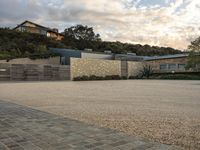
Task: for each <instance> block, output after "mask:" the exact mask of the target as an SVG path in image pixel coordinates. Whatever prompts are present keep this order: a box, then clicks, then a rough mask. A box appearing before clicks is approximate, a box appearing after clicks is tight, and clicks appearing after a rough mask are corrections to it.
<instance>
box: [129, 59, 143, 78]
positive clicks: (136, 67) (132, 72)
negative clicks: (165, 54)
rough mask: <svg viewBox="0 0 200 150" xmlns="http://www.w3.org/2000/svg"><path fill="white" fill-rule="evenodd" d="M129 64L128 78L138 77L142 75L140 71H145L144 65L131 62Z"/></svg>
mask: <svg viewBox="0 0 200 150" xmlns="http://www.w3.org/2000/svg"><path fill="white" fill-rule="evenodd" d="M127 63H128V77H130V76H134V77H135V76H137V75H138V74H140V71H141V70H142V69H143V66H144V63H142V62H134V61H129V62H127Z"/></svg>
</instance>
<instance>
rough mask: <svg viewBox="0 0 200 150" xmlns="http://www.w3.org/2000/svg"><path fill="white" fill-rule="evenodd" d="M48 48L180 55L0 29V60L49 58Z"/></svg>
mask: <svg viewBox="0 0 200 150" xmlns="http://www.w3.org/2000/svg"><path fill="white" fill-rule="evenodd" d="M48 47H56V48H73V49H85V48H91V49H93V50H94V51H99V52H100V51H101V52H103V51H105V50H110V51H112V52H114V53H126V52H133V53H136V54H137V55H148V56H151V55H166V54H177V53H181V51H179V50H175V49H173V48H165V47H157V46H149V45H144V46H143V45H140V44H137V45H134V44H128V43H121V42H107V41H84V40H69V39H64V40H63V41H55V40H53V39H50V38H47V37H45V36H42V35H38V34H32V33H27V32H18V31H14V30H11V29H8V28H0V59H12V58H19V57H49V56H51V55H53V54H51V53H49V52H48Z"/></svg>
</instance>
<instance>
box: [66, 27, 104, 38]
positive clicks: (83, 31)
mask: <svg viewBox="0 0 200 150" xmlns="http://www.w3.org/2000/svg"><path fill="white" fill-rule="evenodd" d="M65 38H67V39H74V40H84V41H101V38H100V35H99V34H95V33H94V30H93V28H92V27H88V26H83V25H76V26H72V27H70V28H67V29H65Z"/></svg>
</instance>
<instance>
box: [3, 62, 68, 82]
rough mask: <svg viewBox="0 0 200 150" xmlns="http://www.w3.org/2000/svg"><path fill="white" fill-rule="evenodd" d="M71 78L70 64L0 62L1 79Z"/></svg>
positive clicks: (37, 79)
mask: <svg viewBox="0 0 200 150" xmlns="http://www.w3.org/2000/svg"><path fill="white" fill-rule="evenodd" d="M9 80H11V81H41V80H70V66H61V65H37V64H4V63H0V81H9Z"/></svg>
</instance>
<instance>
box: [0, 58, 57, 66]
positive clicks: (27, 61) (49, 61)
mask: <svg viewBox="0 0 200 150" xmlns="http://www.w3.org/2000/svg"><path fill="white" fill-rule="evenodd" d="M0 63H8V64H51V65H60V57H50V58H48V59H35V60H32V59H30V58H17V59H12V60H10V61H8V62H7V61H6V60H0Z"/></svg>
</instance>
